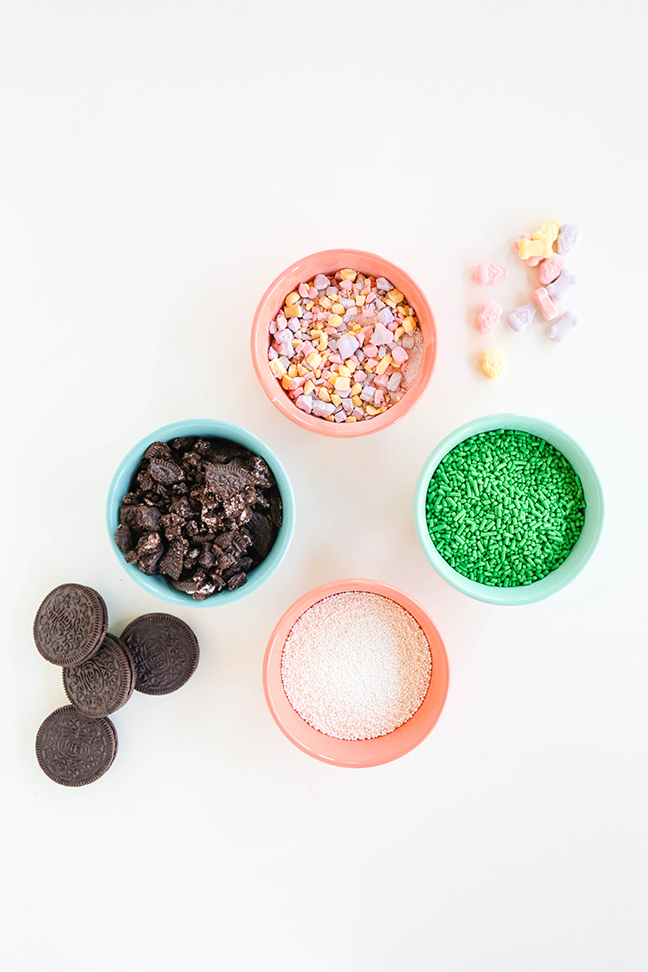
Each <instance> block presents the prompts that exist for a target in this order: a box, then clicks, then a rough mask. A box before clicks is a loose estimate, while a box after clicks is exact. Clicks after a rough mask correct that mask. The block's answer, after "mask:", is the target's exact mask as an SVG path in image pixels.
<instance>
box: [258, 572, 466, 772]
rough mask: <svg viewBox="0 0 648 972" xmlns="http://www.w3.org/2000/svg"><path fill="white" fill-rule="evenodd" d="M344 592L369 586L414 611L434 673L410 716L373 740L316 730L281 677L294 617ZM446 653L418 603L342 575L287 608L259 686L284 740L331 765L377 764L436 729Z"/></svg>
mask: <svg viewBox="0 0 648 972" xmlns="http://www.w3.org/2000/svg"><path fill="white" fill-rule="evenodd" d="M347 591H367V592H369V593H371V594H381V595H382V596H383V597H388V598H390V599H391V600H392V601H395V602H396V603H397V604H400V605H401V607H403V608H405V610H406V611H409V613H410V614H411V615H412V617H413V618H414V619H415V621H416V622H417V623H418V625H419V626H420V628H421V629H422V631H423V633H424V634H425V637H426V638H427V640H428V643H429V645H430V654H431V656H432V674H431V677H430V684H429V686H428V690H427V694H426V696H425V698H424V699H423V702H422V703H421V705H420V707H419V708H418V709H417V710H416V712H415V713H414V715H413V716H412V717H411V719H409V720H408V721H407V722H405V723H404V724H403V725H402V726H399V727H398V729H394V731H393V732H390V733H388V734H387V735H385V736H378V737H376V738H375V739H362V740H355V741H349V740H346V739H336V738H334V737H333V736H327V735H325V734H324V733H323V732H319V731H318V730H317V729H314V728H313V727H312V726H311V725H309V724H308V723H307V722H305V721H304V720H303V719H302V717H301V716H300V715H298V713H297V712H296V711H295V710H294V709H293V707H292V705H291V704H290V702H289V701H288V697H287V696H286V693H285V691H284V686H283V681H282V679H281V658H282V655H283V648H284V644H285V642H286V638H287V637H288V634H289V633H290V630H291V628H292V627H293V625H294V624H295V622H296V621H297V619H298V618H299V617H300V616H301V615H302V614H303V613H304V611H306V610H308V608H310V607H312V606H313V604H316V603H317V602H318V601H321V600H322V599H323V598H325V597H329V596H330V595H331V594H341V593H344V592H347ZM448 675H449V673H448V657H447V655H446V650H445V646H444V644H443V641H442V639H441V635H440V634H439V632H438V631H437V629H436V626H435V624H434V622H433V621H432V619H431V618H430V617H429V615H428V614H426V612H425V611H424V610H423V608H422V607H421V606H420V604H417V603H416V601H414V600H412V598H411V597H408V595H407V594H404V593H403V592H402V591H399V590H397V589H396V588H395V587H390V586H389V585H387V584H381V583H379V582H378V581H371V580H342V581H334V582H333V583H331V584H324V585H323V586H322V587H318V588H316V589H315V590H314V591H310V592H309V593H308V594H304V596H303V597H300V598H299V600H298V601H295V603H294V604H293V605H292V606H291V607H289V608H288V610H287V611H286V613H285V614H284V615H283V617H282V618H281V619H280V620H279V622H278V623H277V625H276V627H275V629H274V631H273V632H272V634H271V636H270V640H269V642H268V647H267V648H266V653H265V658H264V660H263V689H264V691H265V697H266V701H267V703H268V708H269V709H270V712H271V713H272V716H273V718H274V720H275V722H276V723H277V725H278V726H279V728H280V729H281V731H282V732H283V733H284V735H285V736H287V737H288V739H289V740H290V741H291V742H292V743H294V745H295V746H297V748H298V749H301V750H302V752H304V753H306V754H307V755H308V756H313V757H314V758H315V759H320V760H321V761H322V762H323V763H330V764H331V765H333V766H349V767H356V768H362V767H367V766H379V765H380V764H381V763H389V762H391V760H394V759H398V758H399V757H400V756H404V755H405V754H406V753H409V752H410V751H411V750H412V749H414V748H415V747H416V746H418V745H419V743H421V742H423V740H424V739H425V737H426V736H427V735H429V733H430V732H431V731H432V729H433V728H434V726H435V724H436V722H437V720H438V718H439V716H440V715H441V711H442V709H443V706H444V704H445V700H446V696H447V694H448Z"/></svg>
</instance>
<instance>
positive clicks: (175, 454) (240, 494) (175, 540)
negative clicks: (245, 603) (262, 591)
mask: <svg viewBox="0 0 648 972" xmlns="http://www.w3.org/2000/svg"><path fill="white" fill-rule="evenodd" d="M106 516H107V521H108V533H109V535H110V540H111V545H112V547H113V550H114V551H115V554H116V555H117V557H118V559H119V560H120V562H121V563H122V564H123V566H124V568H125V569H126V571H127V573H128V574H130V576H131V577H132V578H133V580H134V581H136V582H137V583H138V584H139V585H140V586H141V587H143V588H145V590H147V591H149V592H150V593H151V594H154V595H155V596H156V597H159V598H161V599H162V600H163V601H167V602H168V603H170V604H176V605H185V606H193V607H213V606H215V605H217V604H230V603H232V602H233V601H238V600H239V599H240V598H242V597H245V596H246V595H247V594H251V593H252V592H253V591H255V590H256V589H257V588H258V587H260V586H261V585H262V584H263V583H264V582H265V581H266V580H267V579H268V578H269V577H270V576H271V575H272V574H273V573H274V571H275V570H276V569H277V567H278V566H279V564H280V563H281V561H282V560H283V558H284V556H285V554H286V551H287V549H288V546H289V544H290V541H291V539H292V535H293V531H294V526H295V500H294V496H293V491H292V487H291V485H290V481H289V479H288V476H287V474H286V471H285V469H284V468H283V466H282V464H281V463H280V461H279V459H278V458H277V456H276V455H275V454H274V453H273V452H272V450H271V449H269V448H268V446H267V445H265V443H263V442H262V441H261V440H260V439H258V438H257V437H256V436H254V435H252V434H251V433H250V432H247V431H246V430H245V429H242V428H240V427H239V426H237V425H231V424H230V423H228V422H219V421H217V420H214V419H190V420H186V421H183V422H174V423H172V424H171V425H165V426H163V427H162V428H161V429H156V431H155V432H152V433H151V434H150V435H147V436H146V437H145V438H144V439H142V440H141V441H140V442H138V443H137V445H135V446H134V447H133V448H132V449H131V450H130V452H129V453H128V455H127V456H126V457H125V458H124V460H123V461H122V462H121V463H120V465H119V468H118V469H117V472H116V473H115V475H114V477H113V481H112V483H111V486H110V490H109V493H108V503H107V509H106Z"/></svg>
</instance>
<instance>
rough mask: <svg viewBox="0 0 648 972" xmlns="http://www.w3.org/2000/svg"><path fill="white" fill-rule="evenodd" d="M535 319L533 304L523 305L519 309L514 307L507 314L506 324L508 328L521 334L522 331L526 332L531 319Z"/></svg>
mask: <svg viewBox="0 0 648 972" xmlns="http://www.w3.org/2000/svg"><path fill="white" fill-rule="evenodd" d="M534 317H535V307H534V306H533V304H523V305H522V306H521V307H516V308H515V310H514V311H513V312H512V313H511V314H509V316H508V317H507V318H506V323H507V324H508V326H509V327H511V328H513V330H514V331H517V332H518V334H521V333H522V331H524V330H526V328H527V327H528V326H529V324H530V323H531V321H532V320H533V318H534Z"/></svg>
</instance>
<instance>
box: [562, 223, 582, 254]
mask: <svg viewBox="0 0 648 972" xmlns="http://www.w3.org/2000/svg"><path fill="white" fill-rule="evenodd" d="M579 236H580V230H579V228H578V226H576V225H575V224H574V223H565V224H564V225H563V226H561V227H560V233H559V234H558V240H557V241H556V247H557V249H558V252H559V253H560V255H561V256H564V255H565V253H569V251H570V250H573V249H574V247H575V246H576V244H577V243H578V237H579Z"/></svg>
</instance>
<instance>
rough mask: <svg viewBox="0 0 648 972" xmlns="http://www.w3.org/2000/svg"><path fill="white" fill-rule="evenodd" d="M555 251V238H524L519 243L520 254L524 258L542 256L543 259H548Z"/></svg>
mask: <svg viewBox="0 0 648 972" xmlns="http://www.w3.org/2000/svg"><path fill="white" fill-rule="evenodd" d="M552 253H553V240H546V239H540V240H533V239H532V240H525V239H524V238H522V239H521V240H520V242H519V244H518V255H519V256H520V258H521V259H522V260H528V259H529V257H536V256H537V257H540V258H541V259H545V260H546V259H548V258H549V257H550V256H551V254H552Z"/></svg>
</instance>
